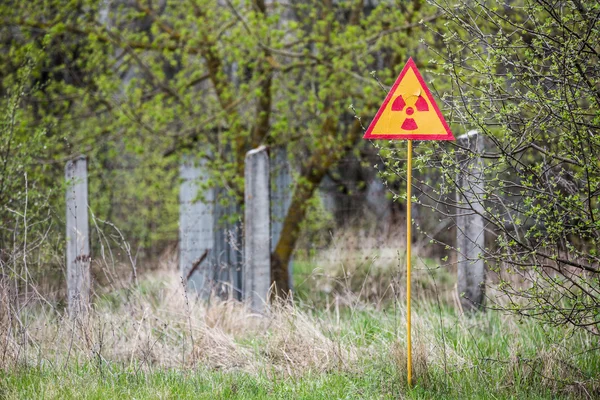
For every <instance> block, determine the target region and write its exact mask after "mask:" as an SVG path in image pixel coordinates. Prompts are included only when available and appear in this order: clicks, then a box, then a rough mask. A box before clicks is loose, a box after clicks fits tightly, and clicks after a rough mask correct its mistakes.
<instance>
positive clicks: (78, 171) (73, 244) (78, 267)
mask: <svg viewBox="0 0 600 400" xmlns="http://www.w3.org/2000/svg"><path fill="white" fill-rule="evenodd" d="M65 179H66V181H67V193H66V205H67V220H66V222H67V295H68V311H69V316H70V317H71V318H74V317H77V316H80V315H84V314H85V313H86V312H87V310H88V306H89V301H90V260H91V256H90V236H89V221H88V180H87V160H86V158H85V157H83V156H81V157H78V158H76V159H74V160H72V161H69V162H67V165H66V166H65Z"/></svg>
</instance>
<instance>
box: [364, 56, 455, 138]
mask: <svg viewBox="0 0 600 400" xmlns="http://www.w3.org/2000/svg"><path fill="white" fill-rule="evenodd" d="M364 139H414V140H454V136H453V135H452V132H451V131H450V127H449V126H448V124H447V123H446V120H445V119H444V116H443V115H442V113H441V112H440V109H439V107H438V106H437V104H436V102H435V100H434V99H433V96H432V95H431V92H430V91H429V89H428V88H427V85H425V81H424V80H423V77H422V76H421V74H420V73H419V70H418V69H417V66H416V65H415V62H414V61H413V59H412V58H410V59H409V60H408V62H407V63H406V65H405V66H404V69H403V70H402V72H401V73H400V75H399V76H398V79H396V82H395V83H394V86H392V89H391V90H390V92H389V93H388V95H387V97H386V98H385V100H384V101H383V104H382V105H381V107H380V108H379V111H378V112H377V114H376V115H375V118H373V121H372V122H371V124H370V125H369V128H368V129H367V131H366V133H365V136H364Z"/></svg>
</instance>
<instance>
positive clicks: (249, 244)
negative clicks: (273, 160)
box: [243, 146, 271, 312]
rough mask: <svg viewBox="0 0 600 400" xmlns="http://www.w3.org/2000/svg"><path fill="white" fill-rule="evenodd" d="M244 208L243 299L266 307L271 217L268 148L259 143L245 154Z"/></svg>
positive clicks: (260, 308)
mask: <svg viewBox="0 0 600 400" xmlns="http://www.w3.org/2000/svg"><path fill="white" fill-rule="evenodd" d="M244 179H245V190H244V193H245V195H244V197H245V207H246V208H245V211H244V285H243V291H244V301H246V302H247V303H248V304H249V305H250V307H251V308H252V309H253V310H254V311H257V312H262V311H264V309H265V305H266V302H267V301H268V298H267V297H268V293H269V288H270V286H271V251H270V249H271V217H270V173H269V151H268V149H267V148H266V147H264V146H261V147H259V148H258V149H255V150H252V151H249V152H248V153H247V154H246V166H245V174H244Z"/></svg>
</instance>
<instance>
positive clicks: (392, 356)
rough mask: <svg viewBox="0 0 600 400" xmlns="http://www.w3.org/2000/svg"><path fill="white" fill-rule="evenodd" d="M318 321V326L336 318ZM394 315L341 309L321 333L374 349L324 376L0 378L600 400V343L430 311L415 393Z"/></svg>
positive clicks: (20, 390) (194, 391)
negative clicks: (409, 383) (599, 399)
mask: <svg viewBox="0 0 600 400" xmlns="http://www.w3.org/2000/svg"><path fill="white" fill-rule="evenodd" d="M318 313H320V316H319V317H318V318H320V319H326V318H330V317H331V316H327V315H325V313H324V312H322V311H319V312H318ZM394 314H395V313H394V311H393V310H392V309H390V310H387V311H374V310H363V311H359V310H349V309H345V310H343V311H342V312H341V315H340V319H341V322H340V329H339V330H337V329H336V328H331V329H329V330H328V329H324V333H325V334H326V335H331V336H332V337H333V336H335V338H336V339H337V340H339V341H340V342H341V343H351V344H352V345H354V346H356V347H358V348H363V349H366V348H370V349H371V351H370V352H369V354H370V355H369V356H368V357H366V356H362V357H360V358H359V359H358V360H356V362H355V364H354V365H352V366H350V367H347V366H345V367H343V366H340V368H339V369H337V368H333V369H332V370H331V371H327V372H319V373H317V372H313V371H310V370H309V371H308V372H304V373H302V374H300V375H292V376H289V375H287V374H282V373H280V372H276V371H274V370H272V369H270V368H269V366H268V365H265V366H264V368H263V369H262V370H261V371H258V372H257V373H249V372H243V371H240V370H235V369H232V370H227V371H222V370H218V369H205V368H202V367H201V366H200V367H199V368H197V369H189V368H188V369H181V370H177V369H165V368H160V367H155V368H147V367H144V368H142V369H141V370H138V371H137V372H136V368H135V365H134V366H127V367H126V366H123V365H120V364H118V363H116V362H115V363H112V364H110V365H107V364H106V363H101V364H90V363H83V364H82V365H79V366H77V365H69V366H68V367H67V368H64V367H62V366H61V367H54V368H53V367H50V366H45V367H31V368H18V369H13V370H9V371H4V372H2V373H0V378H1V379H0V380H1V383H0V398H6V399H28V398H47V399H69V398H79V399H119V398H138V399H139V398H148V399H165V398H169V399H171V398H172V399H175V398H176V399H186V398H190V399H191V398H194V399H380V398H381V399H388V398H389V399H392V398H410V399H431V398H436V399H438V398H439V399H469V398H473V399H538V398H540V399H542V398H545V399H551V398H578V397H581V398H586V397H587V396H586V395H585V393H586V391H587V393H589V394H590V396H591V398H594V397H595V396H598V395H599V394H600V392H599V391H598V390H599V382H598V375H599V372H600V357H599V355H598V351H597V350H595V351H587V352H584V350H586V349H590V348H594V346H596V347H597V345H598V341H597V340H596V341H594V338H590V337H589V336H585V335H583V334H581V333H579V332H572V331H568V330H565V329H562V328H548V327H543V326H541V325H539V324H537V323H535V322H534V321H523V322H521V323H519V322H518V321H515V320H514V319H512V318H507V317H504V316H502V315H500V314H498V313H495V312H488V313H486V314H483V315H480V316H478V317H475V318H470V319H461V318H459V317H458V316H456V315H455V314H454V313H453V312H452V311H451V310H449V309H447V310H445V311H442V314H441V315H439V310H437V309H436V308H435V307H433V306H431V305H430V304H428V305H421V307H420V309H419V307H418V306H417V307H416V310H415V316H416V319H417V321H416V326H415V333H414V341H415V342H414V357H415V366H414V370H415V386H414V387H413V388H408V387H407V386H406V384H405V367H404V365H403V363H404V342H402V340H398V337H402V335H403V332H402V331H403V329H404V326H403V323H404V320H403V318H401V317H399V316H398V315H394ZM440 317H441V319H442V321H443V328H442V324H440V323H439V319H440ZM436 321H438V322H436ZM444 344H445V347H444ZM260 345H261V343H260V342H258V343H255V346H257V347H260ZM441 348H445V349H446V350H445V352H444V351H441ZM444 359H445V360H444ZM575 382H579V384H576V383H575ZM594 390H595V391H596V392H594Z"/></svg>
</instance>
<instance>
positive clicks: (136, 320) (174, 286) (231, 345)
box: [0, 271, 360, 375]
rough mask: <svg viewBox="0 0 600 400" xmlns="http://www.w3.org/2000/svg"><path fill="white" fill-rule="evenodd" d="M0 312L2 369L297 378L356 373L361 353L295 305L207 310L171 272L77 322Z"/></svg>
mask: <svg viewBox="0 0 600 400" xmlns="http://www.w3.org/2000/svg"><path fill="white" fill-rule="evenodd" d="M115 303H117V304H115ZM3 304H6V303H4V302H3ZM0 311H2V313H1V314H0V318H1V320H0V322H1V323H2V325H3V328H5V329H2V336H1V337H0V339H1V340H2V349H4V351H3V354H2V355H0V362H1V367H2V368H10V367H12V366H16V365H19V364H27V365H37V364H48V363H49V364H52V365H65V364H67V363H69V362H70V361H77V362H85V361H89V362H100V363H119V364H121V365H126V366H130V367H132V368H135V369H145V368H150V367H155V366H160V367H168V368H195V367H197V366H200V365H201V366H203V367H208V368H214V369H221V370H229V369H236V370H243V371H247V372H256V371H258V370H263V369H264V367H265V366H268V368H269V369H270V370H273V371H275V372H281V373H284V374H288V375H296V374H301V373H304V372H307V371H318V372H322V371H327V370H330V369H332V368H351V365H352V363H353V361H354V360H356V359H357V356H358V352H359V351H360V349H357V348H356V347H354V346H352V345H350V344H348V343H342V341H335V340H333V339H331V338H329V337H327V335H326V334H325V333H324V332H323V330H322V329H321V327H320V326H318V324H319V322H318V321H317V320H316V319H315V318H313V317H310V316H309V315H308V314H306V313H304V312H302V311H300V310H298V309H297V308H295V307H294V306H293V305H290V304H275V305H272V306H271V307H270V309H269V311H268V313H267V314H266V315H258V314H255V313H252V312H250V311H249V310H248V309H247V308H246V307H245V306H244V305H243V304H241V303H239V302H235V301H212V302H211V303H210V305H207V304H206V303H205V302H203V301H200V300H197V299H195V298H194V296H193V294H189V293H186V292H185V291H184V290H183V287H182V284H181V282H180V279H179V277H177V275H176V274H174V273H167V272H164V271H163V272H158V273H157V274H155V275H153V276H151V277H150V278H147V279H146V280H145V281H144V282H143V284H142V285H141V287H140V288H138V289H136V290H131V291H128V292H122V293H120V295H119V296H116V297H115V295H114V294H112V295H110V296H108V297H106V296H105V297H100V298H98V299H97V300H96V304H95V305H94V306H93V308H92V309H90V311H89V313H88V315H87V316H85V317H82V318H78V319H75V320H71V319H69V318H68V317H66V316H65V315H64V314H63V313H62V312H60V311H58V310H56V309H55V308H52V307H49V306H44V305H42V304H38V305H37V306H35V307H31V310H30V311H28V312H25V313H20V318H19V321H16V320H15V319H14V318H13V319H12V320H11V318H10V316H9V315H10V314H11V311H10V310H4V309H2V310H0ZM13 311H14V310H13ZM6 328H8V329H6Z"/></svg>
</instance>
